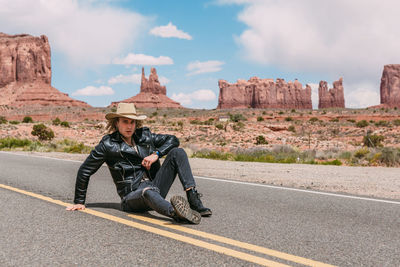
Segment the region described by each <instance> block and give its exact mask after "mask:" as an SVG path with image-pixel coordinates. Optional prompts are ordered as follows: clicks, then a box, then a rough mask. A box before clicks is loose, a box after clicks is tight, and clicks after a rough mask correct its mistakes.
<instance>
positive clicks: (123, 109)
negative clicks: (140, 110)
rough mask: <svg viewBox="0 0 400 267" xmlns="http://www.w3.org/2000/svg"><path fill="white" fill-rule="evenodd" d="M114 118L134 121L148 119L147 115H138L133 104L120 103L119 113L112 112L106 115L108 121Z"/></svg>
mask: <svg viewBox="0 0 400 267" xmlns="http://www.w3.org/2000/svg"><path fill="white" fill-rule="evenodd" d="M114 118H128V119H132V120H139V121H141V120H145V119H146V118H147V116H146V115H142V114H137V113H136V108H135V105H134V104H133V103H118V106H117V111H116V112H110V113H108V114H107V115H106V119H107V120H111V119H114Z"/></svg>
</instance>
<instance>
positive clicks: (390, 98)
mask: <svg viewBox="0 0 400 267" xmlns="http://www.w3.org/2000/svg"><path fill="white" fill-rule="evenodd" d="M381 105H384V106H387V107H400V64H390V65H385V66H384V67H383V73H382V79H381Z"/></svg>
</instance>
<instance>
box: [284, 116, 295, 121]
mask: <svg viewBox="0 0 400 267" xmlns="http://www.w3.org/2000/svg"><path fill="white" fill-rule="evenodd" d="M285 121H293V118H292V117H286V118H285Z"/></svg>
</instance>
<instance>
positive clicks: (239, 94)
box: [217, 77, 312, 109]
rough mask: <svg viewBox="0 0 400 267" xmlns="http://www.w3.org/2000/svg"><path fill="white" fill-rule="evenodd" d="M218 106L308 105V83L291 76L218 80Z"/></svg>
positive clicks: (309, 100)
mask: <svg viewBox="0 0 400 267" xmlns="http://www.w3.org/2000/svg"><path fill="white" fill-rule="evenodd" d="M218 85H219V97H218V107H217V108H218V109H231V108H283V109H290V108H297V109H312V102H311V87H310V86H309V85H306V87H305V88H303V86H302V84H301V83H300V82H299V81H298V80H295V81H294V82H285V80H283V79H277V80H276V82H274V80H273V79H260V78H258V77H252V78H250V80H248V81H244V80H238V81H237V83H228V82H227V81H225V80H219V82H218Z"/></svg>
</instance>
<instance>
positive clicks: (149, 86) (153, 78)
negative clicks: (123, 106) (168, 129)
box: [110, 68, 183, 108]
mask: <svg viewBox="0 0 400 267" xmlns="http://www.w3.org/2000/svg"><path fill="white" fill-rule="evenodd" d="M166 94H167V89H166V87H165V86H162V85H161V84H160V81H159V80H158V75H157V71H156V69H155V68H151V70H150V75H149V79H146V76H145V75H144V68H142V81H141V84H140V93H139V94H137V95H135V96H133V97H130V98H128V99H125V100H122V101H118V102H112V103H111V105H110V106H116V105H117V104H118V103H120V102H124V103H134V104H135V106H136V107H138V108H183V107H182V106H181V104H179V103H178V102H175V101H173V100H172V99H170V98H169V97H167V95H166Z"/></svg>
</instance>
